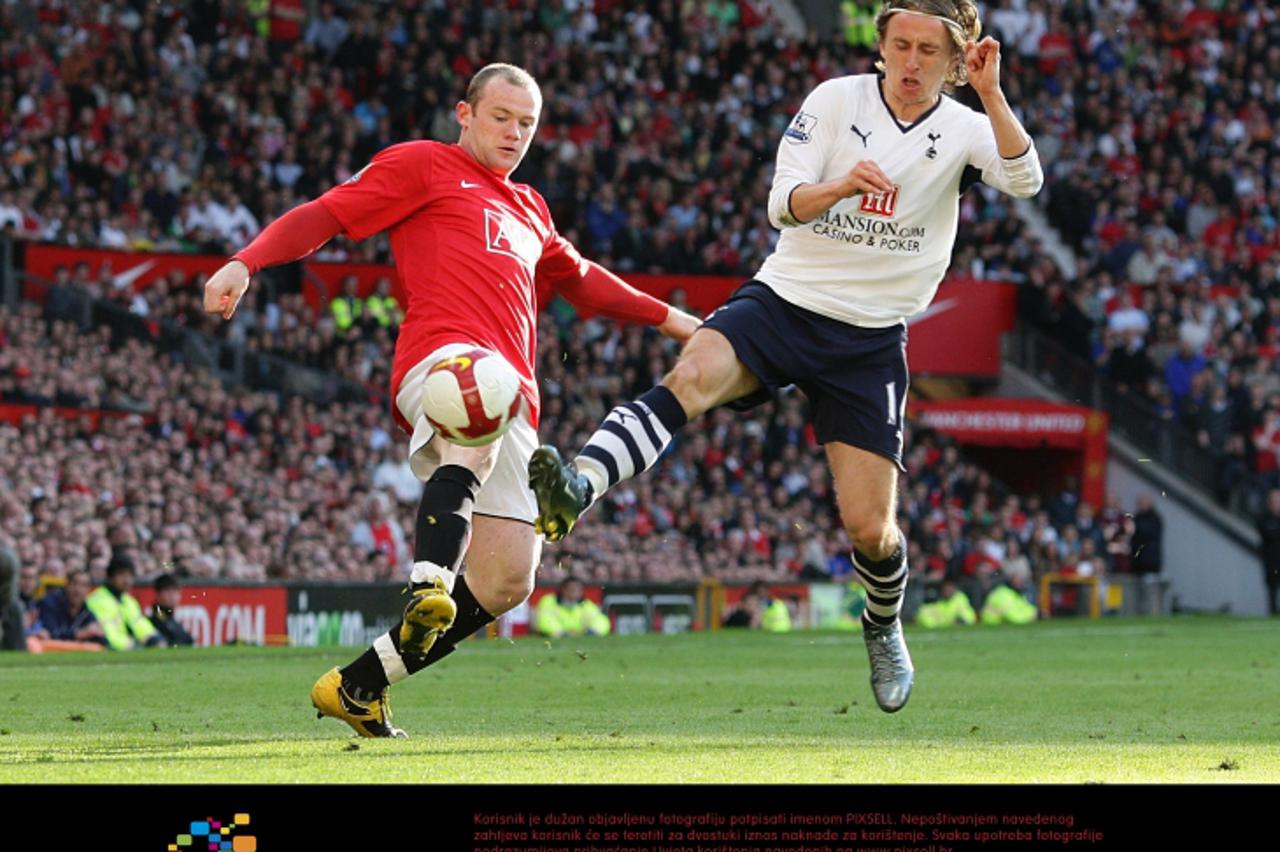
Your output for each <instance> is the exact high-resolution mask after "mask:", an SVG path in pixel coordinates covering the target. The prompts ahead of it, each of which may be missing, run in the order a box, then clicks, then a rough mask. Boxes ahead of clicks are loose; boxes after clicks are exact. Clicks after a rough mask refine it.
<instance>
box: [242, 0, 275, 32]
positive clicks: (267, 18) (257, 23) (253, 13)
mask: <svg viewBox="0 0 1280 852" xmlns="http://www.w3.org/2000/svg"><path fill="white" fill-rule="evenodd" d="M245 10H246V11H247V12H248V13H249V20H250V21H252V22H253V33H254V35H257V36H258V37H260V38H267V37H268V36H270V35H271V0H247V2H246V3H245Z"/></svg>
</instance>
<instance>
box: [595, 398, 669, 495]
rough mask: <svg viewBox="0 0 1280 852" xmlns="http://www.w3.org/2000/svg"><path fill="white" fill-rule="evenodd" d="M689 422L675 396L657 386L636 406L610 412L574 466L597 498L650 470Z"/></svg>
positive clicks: (632, 404) (631, 405) (626, 405)
mask: <svg viewBox="0 0 1280 852" xmlns="http://www.w3.org/2000/svg"><path fill="white" fill-rule="evenodd" d="M688 422H689V417H688V415H686V414H685V413H684V408H683V407H682V406H681V405H680V401H679V400H678V399H676V396H675V394H673V393H672V392H671V391H669V390H667V389H666V388H665V387H663V386H662V385H658V386H657V387H656V388H653V389H652V390H650V391H647V392H646V393H645V394H644V395H643V396H641V397H640V398H639V399H637V400H636V401H635V402H627V403H623V404H622V405H619V406H618V407H617V408H615V409H613V411H610V412H609V416H608V417H606V418H605V419H604V422H603V423H601V424H600V428H599V429H597V430H596V433H595V434H594V435H592V436H591V440H589V441H587V445H586V446H585V447H583V448H582V452H581V453H580V454H579V455H578V457H577V458H576V459H574V463H575V464H576V465H577V466H578V471H579V472H580V473H581V474H582V475H583V476H585V477H586V478H587V480H588V481H589V482H590V483H591V487H592V489H593V493H594V497H596V498H598V497H599V496H600V495H601V494H603V493H604V492H605V491H607V490H608V489H610V488H612V487H613V486H615V485H617V484H618V483H619V482H621V481H622V480H624V479H630V478H631V477H633V476H635V475H636V474H638V473H643V472H644V471H646V470H648V469H649V468H650V467H652V466H653V463H654V462H655V461H657V459H658V456H660V455H662V451H663V450H665V449H666V448H667V444H670V443H671V437H672V435H674V434H675V432H676V430H678V429H680V428H681V427H682V426H684V425H685V424H686V423H688Z"/></svg>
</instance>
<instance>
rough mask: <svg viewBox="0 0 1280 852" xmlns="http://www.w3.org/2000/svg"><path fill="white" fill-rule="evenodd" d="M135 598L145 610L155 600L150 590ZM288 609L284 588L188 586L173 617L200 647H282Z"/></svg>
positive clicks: (136, 592)
mask: <svg viewBox="0 0 1280 852" xmlns="http://www.w3.org/2000/svg"><path fill="white" fill-rule="evenodd" d="M133 595H134V597H136V598H137V599H138V603H140V604H142V608H143V610H147V609H149V608H150V606H151V604H152V603H153V602H154V601H155V591H154V590H153V589H151V588H150V587H142V586H137V587H135V588H134V590H133ZM287 606H288V599H287V594H286V592H285V588H284V587H283V586H205V585H186V586H183V587H182V601H181V603H180V604H179V605H178V608H177V610H176V611H175V612H174V617H175V618H177V620H178V623H180V624H181V625H182V626H183V627H185V628H186V630H187V632H188V633H190V634H191V637H192V638H193V639H195V640H196V644H197V645H204V646H208V645H231V644H242V645H283V644H285V642H286V640H287V636H286V633H285V624H286V615H287V609H286V608H287Z"/></svg>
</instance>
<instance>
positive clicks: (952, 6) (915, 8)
mask: <svg viewBox="0 0 1280 852" xmlns="http://www.w3.org/2000/svg"><path fill="white" fill-rule="evenodd" d="M895 12H919V13H920V14H922V15H933V16H934V17H937V18H941V19H942V21H943V24H944V25H945V26H946V30H947V32H948V33H949V34H950V35H951V43H952V44H953V45H954V46H955V51H954V52H953V53H952V57H953V58H954V59H957V60H958V61H956V62H953V63H952V65H951V67H950V68H948V69H947V76H946V77H944V78H943V81H942V82H943V83H945V84H946V85H948V86H963V85H965V84H966V83H968V82H969V69H968V68H966V67H965V64H964V46H965V43H966V42H969V41H977V40H978V37H979V36H980V35H982V21H981V20H979V19H978V7H977V6H976V5H975V4H974V2H973V0H888V2H886V3H885V4H884V6H882V7H881V9H880V14H878V15H876V37H877V40H878V41H879V42H881V43H883V42H884V34H885V30H887V29H888V27H889V18H891V17H893V14H894V13H895ZM876 68H878V69H879V70H881V71H884V70H885V68H884V60H881V59H877V60H876Z"/></svg>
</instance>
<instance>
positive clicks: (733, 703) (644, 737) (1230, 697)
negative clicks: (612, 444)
mask: <svg viewBox="0 0 1280 852" xmlns="http://www.w3.org/2000/svg"><path fill="white" fill-rule="evenodd" d="M908 640H909V642H910V644H911V648H912V652H913V655H914V657H915V662H916V689H915V694H914V695H913V696H912V699H911V703H910V704H909V705H908V706H907V707H906V709H905V710H903V711H902V712H901V713H898V714H896V715H886V714H883V713H881V712H880V711H879V710H878V709H877V708H876V706H875V702H874V700H873V699H872V697H871V691H870V687H869V686H868V683H867V677H868V675H867V662H866V656H865V653H864V651H863V648H862V640H861V637H860V636H859V635H857V634H841V633H807V632H799V633H792V634H789V635H781V636H774V635H763V634H758V633H756V634H744V633H740V632H730V633H724V632H721V633H716V634H689V635H682V636H635V637H609V638H605V639H571V640H557V641H553V642H545V641H543V640H540V639H521V640H517V641H515V642H511V641H472V642H468V643H467V644H466V645H465V646H464V647H463V648H462V649H461V650H460V651H459V652H458V653H456V654H454V655H453V656H452V657H450V658H448V659H447V660H445V661H444V662H443V663H441V664H439V665H437V666H436V667H434V668H433V669H431V670H429V671H427V672H424V673H422V674H419V675H418V676H416V677H414V678H411V679H410V680H409V681H407V682H405V683H403V684H400V685H399V686H397V687H395V688H394V689H393V690H392V698H393V700H392V708H393V710H394V712H395V721H396V723H397V724H398V725H400V726H401V727H403V728H405V729H406V730H407V731H408V732H409V734H410V737H411V739H409V740H395V741H386V740H358V739H356V738H354V737H353V736H351V735H350V730H349V729H348V728H347V727H346V726H345V725H341V724H339V723H338V722H335V721H333V720H331V719H325V720H322V721H318V720H316V718H315V715H314V713H313V712H312V710H311V707H310V703H309V701H308V699H307V695H308V691H309V689H310V687H311V684H312V682H313V681H314V680H315V678H316V677H317V676H318V675H319V674H320V673H322V672H323V671H325V670H326V669H327V668H329V667H331V666H333V665H336V664H344V663H346V662H347V661H348V660H350V659H351V658H352V657H353V656H354V649H296V648H217V649H196V650H169V651H148V652H136V653H132V654H105V653H103V654H75V655H73V654H51V655H44V656H41V657H27V656H25V655H7V656H4V657H0V708H2V709H3V712H2V713H0V782H3V783H41V782H73V783H79V782H98V783H124V782H131V783H150V782H182V783H193V782H233V783H235V782H266V783H275V782H307V783H326V782H362V783H367V782H381V781H398V782H414V783H417V782H442V783H468V782H516V783H520V782H531V783H554V782H641V783H647V782H657V783H671V782H739V781H741V782H770V783H776V782H786V783H791V782H827V783H831V782H834V783H881V782H885V783H894V782H913V783H917V782H918V783H953V782H1005V781H1011V782H1023V783H1032V782H1042V783H1045V782H1047V783H1083V782H1110V783H1115V782H1174V783H1181V782H1197V783H1204V782H1209V783H1213V782H1277V781H1280V715H1277V714H1276V713H1275V708H1277V707H1280V620H1271V621H1266V620H1258V619H1228V618H1218V617H1187V616H1183V617H1177V618H1171V619H1159V620H1104V621H1095V622H1086V621H1079V620H1071V621H1068V620H1061V621H1054V622H1047V623H1041V624H1036V625H1031V626H1028V627H1001V628H973V629H956V630H949V631H939V632H928V631H923V630H916V629H910V628H908Z"/></svg>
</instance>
